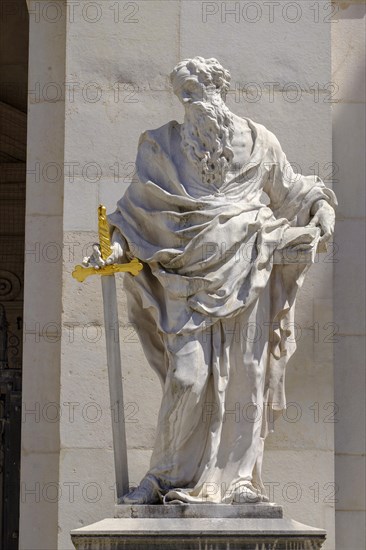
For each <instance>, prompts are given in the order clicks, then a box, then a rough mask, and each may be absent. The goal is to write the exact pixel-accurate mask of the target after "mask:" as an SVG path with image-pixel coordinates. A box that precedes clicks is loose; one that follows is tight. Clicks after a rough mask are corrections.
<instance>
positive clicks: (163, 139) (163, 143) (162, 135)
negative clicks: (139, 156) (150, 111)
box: [138, 120, 180, 150]
mask: <svg viewBox="0 0 366 550" xmlns="http://www.w3.org/2000/svg"><path fill="white" fill-rule="evenodd" d="M179 127H180V124H179V123H178V122H177V121H176V120H171V121H170V122H167V123H166V124H163V126H160V127H159V128H154V129H152V130H146V131H145V132H143V133H142V134H141V136H140V139H139V145H138V147H139V149H140V148H142V147H146V146H147V147H149V146H150V147H153V148H154V149H155V148H156V150H158V148H163V149H164V150H168V149H169V145H170V143H171V140H172V133H173V132H174V131H175V130H176V129H178V128H179Z"/></svg>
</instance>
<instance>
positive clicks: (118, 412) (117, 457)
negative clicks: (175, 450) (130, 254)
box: [101, 275, 129, 499]
mask: <svg viewBox="0 0 366 550" xmlns="http://www.w3.org/2000/svg"><path fill="white" fill-rule="evenodd" d="M101 279H102V291H103V309H104V324H105V338H106V346H107V365H108V380H109V395H110V400H111V413H112V435H113V449H114V467H115V472H116V490H117V499H119V498H121V497H122V496H123V495H124V494H126V493H128V491H129V482H128V465H127V442H126V429H125V419H124V408H123V386H122V368H121V351H120V345H119V323H118V305H117V292H116V281H115V278H114V275H104V276H103V277H101Z"/></svg>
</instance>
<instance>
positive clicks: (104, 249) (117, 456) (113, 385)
mask: <svg viewBox="0 0 366 550" xmlns="http://www.w3.org/2000/svg"><path fill="white" fill-rule="evenodd" d="M98 233H99V246H100V252H101V256H102V259H103V260H106V259H107V258H108V256H109V255H110V254H111V253H112V249H111V241H110V233H109V225H108V220H107V215H106V209H105V206H103V205H100V206H99V208H98ZM142 268H143V265H142V264H141V262H139V261H138V260H137V259H136V258H134V259H133V260H131V262H128V263H126V264H114V265H106V266H104V267H100V268H99V269H95V268H94V267H83V266H81V265H77V266H76V267H75V269H74V271H73V272H72V276H73V277H74V278H75V279H76V280H77V281H79V282H83V281H84V280H85V279H86V278H87V277H89V275H101V277H102V293H103V309H104V325H105V339H106V347H107V365H108V381H109V395H110V401H111V411H113V413H114V418H113V416H112V435H113V450H114V468H115V474H116V490H117V502H118V499H120V498H121V497H122V496H123V495H125V494H126V493H128V491H129V482H128V463H127V442H126V428H125V421H124V408H123V386H122V368H121V350H120V345H119V323H118V305H117V292H116V281H115V278H114V274H115V273H119V272H128V273H132V274H133V275H137V274H138V273H139V272H140V271H141V269H142Z"/></svg>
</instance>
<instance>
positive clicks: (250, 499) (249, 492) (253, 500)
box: [233, 485, 269, 504]
mask: <svg viewBox="0 0 366 550" xmlns="http://www.w3.org/2000/svg"><path fill="white" fill-rule="evenodd" d="M260 502H269V498H268V497H267V495H265V494H263V493H261V492H260V491H257V490H256V489H255V488H254V487H253V486H252V485H250V486H248V485H242V486H240V487H237V488H236V490H235V493H234V498H233V504H258V503H260Z"/></svg>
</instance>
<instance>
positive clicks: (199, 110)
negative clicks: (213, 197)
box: [181, 99, 234, 187]
mask: <svg viewBox="0 0 366 550" xmlns="http://www.w3.org/2000/svg"><path fill="white" fill-rule="evenodd" d="M233 134H234V122H233V115H232V113H231V112H230V111H229V109H228V108H227V107H226V105H225V103H224V102H223V101H222V100H221V99H220V100H219V101H217V100H216V101H212V102H203V101H195V102H192V103H190V104H189V105H187V107H186V113H185V117H184V123H183V124H182V127H181V138H182V148H183V151H184V153H185V154H186V156H187V157H188V160H189V161H190V162H191V163H192V164H193V165H194V166H195V167H196V168H197V169H198V171H199V173H200V175H201V177H202V181H203V183H205V184H209V185H214V186H216V187H219V186H220V185H221V184H222V183H223V181H224V179H225V174H226V172H227V171H228V169H229V165H230V163H231V160H232V158H233V150H232V148H231V140H232V137H233Z"/></svg>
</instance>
